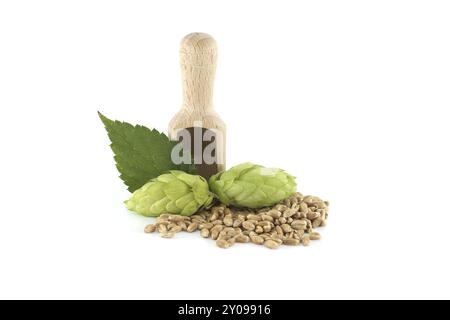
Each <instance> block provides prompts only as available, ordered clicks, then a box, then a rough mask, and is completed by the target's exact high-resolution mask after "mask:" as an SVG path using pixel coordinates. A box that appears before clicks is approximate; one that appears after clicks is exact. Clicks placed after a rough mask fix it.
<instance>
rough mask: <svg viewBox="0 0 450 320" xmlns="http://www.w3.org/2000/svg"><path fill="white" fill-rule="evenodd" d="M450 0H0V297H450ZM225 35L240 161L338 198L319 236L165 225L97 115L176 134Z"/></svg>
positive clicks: (224, 97)
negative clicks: (206, 39)
mask: <svg viewBox="0 0 450 320" xmlns="http://www.w3.org/2000/svg"><path fill="white" fill-rule="evenodd" d="M449 17H450V4H449V2H448V1H410V0H408V1H392V0H390V1H382V0H378V1H279V0H277V1H263V0H258V1H231V0H230V1H211V0H205V1H158V2H157V1H153V2H151V1H1V2H0V121H1V124H0V134H1V135H0V139H1V140H0V141H1V157H0V168H1V174H0V183H1V184H0V188H1V190H0V192H1V204H0V259H1V260H0V298H138V299H141V298H143V299H147V298H148V299H150V298H153V299H155V298H159V299H171V298H179V299H186V298H190V299H202V298H212V299H215V298H223V299H230V298H234V299H240V298H254V299H259V298H268V299H313V298H325V299H328V298H344V299H346V298H362V299H366V298H450V289H449V287H450V276H449V273H448V270H449V269H450V256H449V245H450V234H449V225H450V210H449V204H448V203H449V189H450V185H449V181H450V180H449V179H450V170H449V163H450V151H449V137H450V125H449V112H448V110H449V107H450V94H449V88H450V58H449V57H450V41H449V40H450V19H449ZM194 31H202V32H207V33H210V34H212V35H213V36H214V37H215V38H216V40H217V42H218V45H219V61H218V63H219V65H218V70H217V78H216V79H217V81H216V86H215V88H216V90H215V106H216V109H217V111H218V112H219V114H220V115H221V116H222V118H223V119H224V120H225V122H226V124H227V126H228V149H227V150H228V152H227V153H228V159H227V160H228V164H230V165H235V164H238V163H240V162H244V161H252V162H256V163H260V164H263V165H266V166H276V167H281V168H284V169H286V170H287V171H289V172H290V173H292V174H294V175H296V176H297V178H298V183H299V190H300V191H301V192H303V193H305V194H314V195H317V196H320V197H322V198H324V199H326V200H329V201H330V202H331V211H330V220H329V224H328V226H327V227H326V228H325V229H324V230H322V235H323V240H322V241H319V242H316V243H314V244H313V245H312V246H311V247H309V248H303V247H294V248H291V247H283V248H280V249H279V250H276V251H271V250H268V249H265V248H263V247H257V246H253V245H236V246H235V247H233V248H232V249H229V250H222V249H219V248H216V247H215V245H214V242H212V241H210V240H204V239H201V238H200V237H199V235H198V234H195V235H180V236H178V237H177V238H175V239H171V240H167V239H160V238H159V237H158V236H156V235H146V234H144V233H143V231H142V230H143V228H144V226H145V225H146V224H147V223H149V222H151V219H145V218H141V217H138V216H134V215H132V214H130V213H128V212H127V211H126V209H125V208H124V205H123V201H124V200H125V199H126V198H127V197H128V192H127V191H126V188H125V186H124V185H123V184H122V182H121V181H120V179H119V178H118V173H117V171H116V169H115V167H114V162H113V159H112V152H111V150H110V149H109V147H108V144H109V141H108V138H107V136H106V134H105V130H104V128H103V126H102V124H101V123H100V121H99V119H98V117H97V114H96V111H97V110H101V111H102V112H103V113H104V114H105V115H107V116H108V117H111V118H113V119H120V120H124V121H128V122H131V123H140V124H144V125H147V126H149V127H155V128H157V129H159V130H166V128H167V124H168V122H169V120H170V119H171V117H172V116H173V115H174V114H175V113H176V111H177V110H178V108H179V106H180V104H181V83H180V74H179V65H178V46H179V41H180V39H181V38H182V37H183V36H184V35H185V34H187V33H190V32H194Z"/></svg>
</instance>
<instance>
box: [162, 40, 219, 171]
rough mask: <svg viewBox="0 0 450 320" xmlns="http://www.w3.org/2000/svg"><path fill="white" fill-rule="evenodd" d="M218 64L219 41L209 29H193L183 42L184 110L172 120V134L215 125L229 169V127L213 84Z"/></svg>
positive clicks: (173, 135)
mask: <svg viewBox="0 0 450 320" xmlns="http://www.w3.org/2000/svg"><path fill="white" fill-rule="evenodd" d="M216 65H217V44H216V41H215V40H214V38H212V37H211V36H210V35H208V34H206V33H191V34H189V35H187V36H186V37H184V38H183V40H182V41H181V46H180V66H181V78H182V85H183V103H182V106H181V110H180V111H179V112H178V113H177V114H176V115H175V116H174V117H173V119H172V120H171V121H170V123H169V137H170V138H171V139H174V140H175V139H176V134H177V131H178V130H180V129H185V128H190V127H194V126H198V123H200V122H201V125H202V127H203V128H206V129H214V130H216V131H217V132H219V133H220V134H221V136H223V139H221V140H222V141H219V140H218V141H217V152H218V153H219V158H220V159H222V162H223V164H219V170H224V169H225V154H226V153H225V146H226V127H225V123H224V122H223V121H222V119H220V117H219V115H218V114H217V113H216V112H215V110H214V104H213V87H214V78H215V74H216Z"/></svg>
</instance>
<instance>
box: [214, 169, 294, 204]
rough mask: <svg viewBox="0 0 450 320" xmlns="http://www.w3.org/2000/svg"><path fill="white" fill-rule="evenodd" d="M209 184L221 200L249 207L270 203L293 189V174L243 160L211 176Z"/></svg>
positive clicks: (286, 196) (283, 197)
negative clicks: (241, 162)
mask: <svg viewBox="0 0 450 320" xmlns="http://www.w3.org/2000/svg"><path fill="white" fill-rule="evenodd" d="M209 186H210V188H211V191H213V192H214V193H215V194H216V195H217V197H218V198H219V200H220V201H221V202H222V203H225V204H227V205H233V206H236V207H247V208H252V209H257V208H262V207H267V206H272V205H274V204H276V203H278V202H279V201H281V200H284V199H286V198H288V197H289V196H291V195H292V194H293V193H295V191H296V189H297V184H296V183H295V178H294V177H293V176H291V175H289V174H287V173H286V172H284V171H283V170H281V169H272V168H265V167H263V166H259V165H255V164H252V163H243V164H240V165H238V166H235V167H233V168H231V169H229V170H227V171H223V172H220V173H218V174H216V175H214V176H212V177H211V178H210V180H209Z"/></svg>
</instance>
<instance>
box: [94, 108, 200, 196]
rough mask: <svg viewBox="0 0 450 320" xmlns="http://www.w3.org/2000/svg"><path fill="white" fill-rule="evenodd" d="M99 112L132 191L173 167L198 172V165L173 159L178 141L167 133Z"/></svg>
mask: <svg viewBox="0 0 450 320" xmlns="http://www.w3.org/2000/svg"><path fill="white" fill-rule="evenodd" d="M98 115H99V117H100V119H101V120H102V122H103V124H104V125H105V128H106V131H107V132H108V136H109V138H110V140H111V149H112V150H113V152H114V159H115V161H116V167H117V169H118V170H119V172H120V178H121V179H122V180H123V182H124V183H125V184H126V185H127V186H128V190H129V191H130V192H134V191H136V190H137V189H139V188H140V187H142V186H143V185H144V184H146V183H147V182H149V181H150V180H151V179H153V178H156V177H158V176H159V175H161V174H163V173H165V172H167V171H169V170H181V171H185V172H188V173H193V174H195V173H196V170H195V166H194V165H191V164H182V165H176V164H174V163H173V162H172V160H171V157H170V155H171V152H172V148H173V147H174V146H175V145H176V143H177V142H174V141H170V140H169V138H168V137H167V136H166V135H165V134H164V133H160V132H158V131H157V130H155V129H153V130H151V129H149V128H147V127H144V126H141V125H136V126H133V125H131V124H129V123H126V122H120V121H113V120H110V119H108V118H107V117H105V116H104V115H103V114H101V113H100V112H99V113H98Z"/></svg>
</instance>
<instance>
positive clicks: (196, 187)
mask: <svg viewBox="0 0 450 320" xmlns="http://www.w3.org/2000/svg"><path fill="white" fill-rule="evenodd" d="M212 200H213V195H212V194H211V192H209V188H208V183H207V182H206V180H205V179H204V178H203V177H201V176H196V175H191V174H188V173H185V172H183V171H178V170H172V171H170V172H169V173H166V174H162V175H160V176H159V177H157V178H155V179H153V180H151V181H150V182H148V183H147V184H145V185H144V186H143V187H141V188H140V189H138V190H136V191H135V192H134V193H133V194H132V196H131V198H130V200H128V201H126V202H125V204H126V206H127V208H128V210H131V211H134V212H136V213H138V214H141V215H143V216H147V217H157V216H159V215H161V214H162V213H172V214H181V215H183V216H190V215H192V214H194V213H195V212H197V211H198V210H199V209H200V208H201V207H206V206H208V205H210V204H211V202H212Z"/></svg>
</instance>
